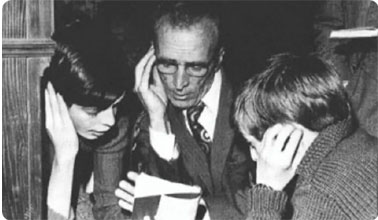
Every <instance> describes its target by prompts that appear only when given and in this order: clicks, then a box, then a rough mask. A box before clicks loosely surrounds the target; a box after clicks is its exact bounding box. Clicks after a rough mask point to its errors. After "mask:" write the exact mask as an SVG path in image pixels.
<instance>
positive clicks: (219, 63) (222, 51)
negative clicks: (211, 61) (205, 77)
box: [215, 47, 225, 72]
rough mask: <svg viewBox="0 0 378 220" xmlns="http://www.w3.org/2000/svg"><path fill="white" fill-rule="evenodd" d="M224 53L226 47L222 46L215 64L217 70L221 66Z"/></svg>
mask: <svg viewBox="0 0 378 220" xmlns="http://www.w3.org/2000/svg"><path fill="white" fill-rule="evenodd" d="M224 54H225V51H224V48H223V47H221V48H220V49H219V51H218V56H217V60H216V65H215V72H216V71H218V70H219V68H220V67H221V64H222V61H223V56H224Z"/></svg>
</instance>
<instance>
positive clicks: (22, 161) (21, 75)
mask: <svg viewBox="0 0 378 220" xmlns="http://www.w3.org/2000/svg"><path fill="white" fill-rule="evenodd" d="M53 18H54V15H53V0H10V1H8V2H7V3H5V5H4V7H3V33H2V36H3V42H2V44H3V46H2V47H3V52H2V55H3V59H2V70H3V74H2V77H3V78H2V79H3V85H2V86H3V88H2V92H3V94H2V99H3V103H2V104H3V105H2V113H3V114H2V120H3V127H2V128H3V132H2V135H3V141H2V144H3V147H2V155H3V158H2V159H3V160H2V175H3V179H2V181H3V182H2V183H3V188H2V190H3V197H2V198H3V200H2V201H3V207H2V210H3V215H4V217H5V218H7V219H41V218H42V171H41V149H42V141H41V139H42V138H41V129H42V128H43V125H42V123H41V120H42V118H41V96H40V94H41V89H40V77H41V75H42V73H43V70H44V68H45V67H46V66H47V65H48V62H49V57H50V56H51V55H52V53H53V48H54V44H53V42H52V41H51V40H50V36H51V33H52V32H53V29H54V22H53V21H54V19H53Z"/></svg>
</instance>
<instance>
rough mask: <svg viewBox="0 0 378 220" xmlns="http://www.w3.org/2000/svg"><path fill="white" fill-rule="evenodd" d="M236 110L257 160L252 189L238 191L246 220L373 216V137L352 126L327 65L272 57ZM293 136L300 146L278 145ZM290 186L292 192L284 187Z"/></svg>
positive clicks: (339, 86)
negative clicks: (289, 209)
mask: <svg viewBox="0 0 378 220" xmlns="http://www.w3.org/2000/svg"><path fill="white" fill-rule="evenodd" d="M235 106H236V111H235V119H236V121H237V123H238V125H239V128H240V130H241V132H242V133H243V135H244V137H245V138H246V139H247V140H248V141H249V142H250V143H251V144H252V147H251V156H252V158H253V159H254V160H255V161H256V163H257V169H256V181H255V182H254V183H253V184H252V187H251V189H249V190H247V191H244V193H238V194H237V201H238V204H240V205H242V206H245V204H246V203H247V205H248V208H247V210H248V218H247V219H306V220H307V219H374V218H375V217H376V216H377V214H378V213H377V186H378V181H377V171H378V170H377V162H378V161H377V148H376V145H377V139H376V138H375V137H373V136H370V135H369V134H368V133H366V131H365V130H364V129H361V128H357V129H356V127H355V124H354V121H353V116H352V113H351V107H350V104H349V102H348V100H347V96H346V93H345V91H344V89H343V86H342V83H341V81H340V80H339V78H338V75H337V73H336V71H335V70H334V69H333V68H332V66H330V65H329V64H327V63H325V62H324V61H322V60H321V59H319V58H317V57H315V56H303V57H297V56H294V55H291V54H279V55H275V56H273V57H272V58H271V59H270V65H269V66H268V67H267V68H266V69H265V71H263V72H262V73H261V74H259V75H256V76H255V77H253V78H252V79H250V80H249V81H248V82H247V83H246V86H245V87H244V89H243V90H242V92H241V94H240V95H239V96H238V98H237V100H236V104H235ZM277 123H278V124H277ZM288 127H289V128H290V127H291V128H290V129H286V132H281V133H280V130H282V129H284V128H288ZM285 133H291V135H290V138H288V136H287V135H285ZM272 137H273V138H272ZM298 139H301V141H300V146H298V147H296V146H295V145H291V144H289V145H287V146H286V147H284V148H282V143H284V142H288V143H290V142H297V140H298ZM303 155H304V156H303ZM302 157H303V159H302ZM294 178H295V179H294ZM289 182H291V183H290V184H294V185H295V187H294V193H293V194H292V195H289V194H288V193H287V191H286V190H284V188H285V187H286V185H287V184H288V183H289ZM245 192H246V193H245ZM290 207H291V208H292V209H293V212H292V213H290V212H289V213H288V208H290Z"/></svg>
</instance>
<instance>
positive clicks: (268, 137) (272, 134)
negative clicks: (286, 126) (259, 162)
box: [261, 124, 283, 150]
mask: <svg viewBox="0 0 378 220" xmlns="http://www.w3.org/2000/svg"><path fill="white" fill-rule="evenodd" d="M282 127H283V126H282V124H275V125H274V126H272V127H270V128H268V129H267V130H266V131H265V133H264V136H263V141H262V143H263V148H264V149H265V148H269V149H270V148H272V147H274V146H273V144H274V143H275V140H276V137H277V135H278V133H279V132H280V131H281V129H282ZM264 149H261V150H264Z"/></svg>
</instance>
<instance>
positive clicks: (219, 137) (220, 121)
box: [210, 75, 234, 190]
mask: <svg viewBox="0 0 378 220" xmlns="http://www.w3.org/2000/svg"><path fill="white" fill-rule="evenodd" d="M222 78H223V79H222V87H221V94H220V100H219V108H218V109H219V110H218V115H217V120H216V124H215V132H214V140H213V145H212V146H211V147H212V148H211V160H210V161H211V172H212V176H213V180H214V183H215V189H218V190H219V189H221V184H222V174H223V171H224V168H225V163H226V160H227V156H228V154H229V151H230V149H231V145H232V142H233V139H234V129H233V128H232V126H231V120H232V104H233V92H232V88H231V85H230V84H228V82H227V81H226V80H225V75H223V77H222Z"/></svg>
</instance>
